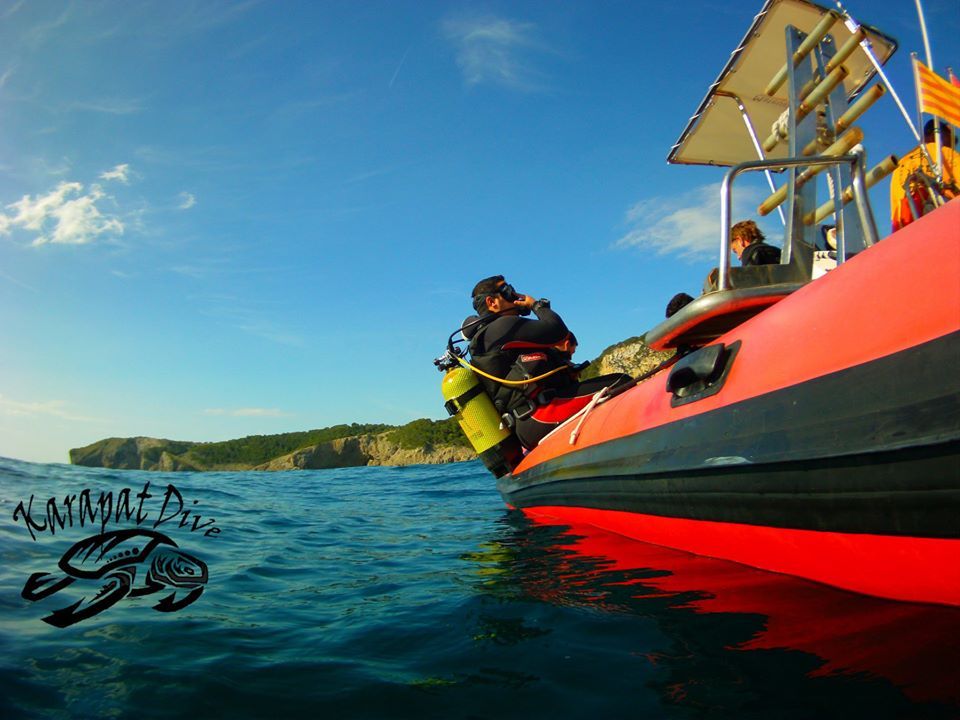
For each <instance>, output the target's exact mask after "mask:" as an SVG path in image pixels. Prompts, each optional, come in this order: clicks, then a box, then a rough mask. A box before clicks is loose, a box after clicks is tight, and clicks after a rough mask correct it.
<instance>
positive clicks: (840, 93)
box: [497, 0, 960, 605]
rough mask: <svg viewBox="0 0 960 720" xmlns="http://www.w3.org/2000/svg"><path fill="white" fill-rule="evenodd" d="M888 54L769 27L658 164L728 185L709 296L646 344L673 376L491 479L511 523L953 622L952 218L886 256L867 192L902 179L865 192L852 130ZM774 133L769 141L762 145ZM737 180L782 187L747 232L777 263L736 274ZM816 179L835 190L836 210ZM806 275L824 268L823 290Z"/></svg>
mask: <svg viewBox="0 0 960 720" xmlns="http://www.w3.org/2000/svg"><path fill="white" fill-rule="evenodd" d="M784 38H786V45H784ZM894 49H895V43H894V42H893V41H892V40H891V39H890V38H889V37H886V36H884V35H882V34H881V33H879V31H876V30H874V29H872V28H866V27H859V26H856V25H855V24H854V23H852V22H846V23H845V22H844V18H842V17H840V16H839V15H838V14H837V13H836V12H835V11H832V10H828V9H826V8H822V7H819V6H817V5H814V4H813V3H810V2H806V1H805V0H771V1H770V2H768V3H767V4H766V5H765V6H764V8H763V10H762V11H761V12H760V14H759V15H758V16H757V18H756V19H755V21H754V23H753V25H752V26H751V27H750V29H749V31H748V33H747V35H746V37H745V38H744V40H743V42H742V43H741V45H740V46H739V47H738V48H737V50H736V51H735V52H734V54H733V56H732V57H731V59H730V62H729V63H728V65H727V67H726V68H724V70H723V72H722V73H721V75H720V77H719V78H718V79H717V81H716V82H715V83H714V84H713V85H712V86H711V88H710V91H709V93H708V95H707V97H706V98H705V100H704V101H703V103H702V104H701V106H700V108H699V109H698V111H697V113H696V114H695V115H694V117H693V118H692V119H691V121H690V123H689V124H688V126H687V128H686V130H685V131H684V133H683V135H682V136H681V138H680V140H679V141H678V143H677V145H676V146H675V147H674V148H673V150H672V151H671V154H670V160H671V162H676V163H694V164H697V163H699V164H714V165H723V166H728V167H730V170H729V172H728V174H727V178H726V180H725V182H724V187H723V197H722V206H723V211H722V218H721V223H720V232H719V235H720V238H719V241H720V247H721V255H720V262H719V290H717V291H715V292H710V293H707V294H705V295H703V296H701V297H700V298H697V299H696V300H694V301H693V302H692V303H690V304H689V305H687V306H686V307H684V308H683V309H682V310H681V311H680V312H678V313H677V314H676V315H674V316H673V317H671V318H669V319H668V320H667V321H666V322H664V323H663V324H661V325H660V326H658V327H657V328H654V329H653V330H651V331H650V332H649V333H647V336H646V340H647V342H648V344H649V345H651V346H652V347H654V348H656V349H670V348H678V349H679V352H678V357H679V359H678V360H677V362H675V363H674V364H673V365H672V366H671V367H670V368H669V369H664V370H663V371H662V372H660V373H658V374H656V375H654V376H653V377H652V378H650V379H648V380H646V381H644V382H642V383H639V384H637V385H635V386H634V387H632V388H630V389H629V390H627V391H625V392H622V393H620V394H618V395H616V396H613V397H610V398H607V399H604V401H603V402H600V403H598V404H596V405H594V406H591V407H590V408H588V409H587V410H585V411H583V412H581V413H580V414H578V415H577V416H575V417H574V418H572V419H571V420H570V421H568V422H567V423H566V424H564V425H562V426H561V427H560V428H558V429H557V430H556V431H554V432H553V433H552V434H551V435H549V436H548V437H547V438H546V439H545V440H544V441H543V442H542V443H541V444H540V445H539V446H538V447H536V448H535V449H534V450H533V451H531V452H529V453H528V454H527V455H526V456H525V457H524V458H523V460H522V462H520V464H519V465H518V466H517V467H516V468H514V470H513V471H512V472H511V473H509V474H507V475H504V476H503V477H501V478H499V479H498V481H497V483H498V489H499V490H500V492H501V494H502V496H503V498H504V500H505V501H506V502H507V503H508V504H509V505H510V506H512V507H516V508H520V509H522V510H523V511H524V512H526V513H528V514H531V515H537V516H544V517H549V518H554V519H556V520H560V521H568V522H573V523H587V524H591V525H594V526H597V527H600V528H604V529H607V530H611V531H614V532H616V533H620V534H622V535H626V536H628V537H631V538H636V539H638V540H642V541H646V542H650V543H655V544H659V545H663V546H667V547H670V548H676V549H680V550H685V551H689V552H693V553H697V554H700V555H706V556H711V557H716V558H723V559H727V560H733V561H736V562H739V563H744V564H747V565H750V566H754V567H757V568H763V569H766V570H771V571H775V572H782V573H788V574H791V575H797V576H801V577H804V578H808V579H811V580H815V581H819V582H822V583H826V584H828V585H832V586H836V587H839V588H845V589H848V590H853V591H857V592H861V593H866V594H870V595H876V596H881V597H886V598H893V599H898V600H906V601H918V602H930V603H940V604H948V605H960V199H957V200H953V201H950V202H947V203H945V204H943V205H942V206H941V207H938V208H937V209H935V210H934V211H932V212H930V213H928V214H927V215H925V216H924V217H921V218H920V219H919V220H917V221H916V222H914V223H913V224H911V225H908V226H907V227H906V228H904V229H903V230H900V231H899V232H897V233H895V234H893V235H891V236H889V237H886V238H884V239H882V240H881V239H879V238H878V236H877V232H876V226H875V223H874V220H873V216H872V213H871V209H870V205H869V199H868V193H867V188H868V187H869V186H870V185H872V184H873V183H875V182H876V181H877V180H878V179H879V178H880V177H883V176H885V175H886V174H887V173H888V172H889V171H890V169H891V168H892V167H894V166H895V164H896V159H895V158H888V159H887V160H886V161H885V162H884V163H881V165H880V166H878V167H877V168H874V169H873V170H870V171H868V170H867V169H866V168H865V166H864V164H863V154H862V152H860V150H859V142H860V140H861V139H862V137H863V136H862V133H860V132H859V131H858V130H857V128H856V127H855V126H851V123H852V122H855V118H856V116H857V114H858V112H862V111H863V109H864V108H863V107H860V106H865V105H869V103H870V102H872V100H870V98H871V97H872V96H874V95H875V96H876V97H879V95H880V94H882V90H881V91H872V90H871V89H870V88H869V87H868V86H869V83H870V82H871V81H872V80H873V78H874V76H875V75H876V74H877V73H876V69H879V67H880V66H881V65H882V63H883V62H884V61H885V60H886V59H887V58H888V57H889V55H890V54H892V52H893V50H894ZM845 53H846V55H845V56H844V54H845ZM798 56H799V58H800V59H797V58H798ZM871 56H872V57H871ZM790 57H792V58H794V60H795V62H793V63H785V59H786V58H790ZM836 68H839V70H837V69H836ZM778 71H779V73H778ZM835 75H837V76H839V77H838V78H837V77H835ZM778 76H779V77H780V81H779V84H778V81H777V78H778ZM831 78H833V79H831ZM831 85H832V87H831ZM811 108H812V109H811ZM778 116H780V117H782V118H783V129H782V131H779V136H778V132H776V131H775V132H773V134H772V135H771V137H770V138H767V139H766V142H764V138H763V137H761V136H759V135H758V134H757V131H756V129H757V128H770V127H771V124H772V122H773V121H775V120H777V117H778ZM851 118H853V119H851ZM825 129H826V132H824V130H825ZM762 134H763V133H761V135H762ZM761 145H763V148H762V151H761ZM758 151H759V152H758ZM758 154H759V155H760V156H761V159H759V160H758V159H757V157H758ZM752 171H761V172H764V171H770V172H774V173H780V174H781V175H782V180H781V182H780V187H781V190H780V191H779V193H774V195H772V196H771V198H770V199H769V200H768V201H767V202H765V203H764V205H762V206H761V208H759V210H758V211H759V212H760V213H761V214H763V213H766V212H771V211H772V210H774V209H776V208H777V207H778V206H781V207H782V209H783V211H784V218H785V235H784V240H783V250H784V251H783V259H782V261H781V264H779V265H771V266H759V267H745V268H739V267H738V268H731V267H730V261H729V242H728V238H729V229H730V223H731V217H730V211H729V208H730V207H731V200H730V196H731V195H732V193H733V192H734V181H735V180H736V179H737V177H738V176H739V175H741V174H742V173H745V172H752ZM827 175H829V176H830V178H831V179H832V180H833V183H832V185H831V186H832V187H834V188H844V189H845V192H844V193H843V194H842V195H841V193H836V195H838V196H840V197H838V198H837V199H836V200H834V199H832V198H830V195H829V194H827V193H826V192H825V190H826V186H825V183H821V182H820V181H822V180H823V179H824V178H825V176H827ZM818 188H819V192H820V199H819V201H818V199H817V193H818ZM823 222H829V223H830V224H835V225H836V226H837V229H838V231H839V232H838V235H839V241H838V243H837V247H836V249H835V250H831V249H830V248H823V247H818V245H820V244H821V243H820V241H819V238H821V237H822V236H823V234H822V233H821V228H820V227H818V225H820V224H822V223H823ZM918 248H922V253H920V252H918ZM821 260H826V261H827V262H828V264H831V265H832V264H835V267H833V268H832V269H830V270H829V271H827V272H825V273H824V272H823V271H822V270H820V271H819V272H818V270H817V267H818V263H820V261H821ZM821 267H822V264H821Z"/></svg>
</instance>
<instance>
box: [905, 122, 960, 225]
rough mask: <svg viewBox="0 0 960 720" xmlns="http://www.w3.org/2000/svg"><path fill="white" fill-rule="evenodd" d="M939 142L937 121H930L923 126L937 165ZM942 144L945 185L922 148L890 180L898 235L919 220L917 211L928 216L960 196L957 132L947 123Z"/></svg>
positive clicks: (907, 158) (912, 153)
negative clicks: (955, 144) (956, 150)
mask: <svg viewBox="0 0 960 720" xmlns="http://www.w3.org/2000/svg"><path fill="white" fill-rule="evenodd" d="M936 139H937V138H936V129H935V125H934V122H933V120H928V121H927V124H926V125H924V127H923V143H924V147H926V150H927V153H929V154H930V157H931V158H933V159H934V162H936V158H937V142H936ZM940 144H941V146H942V147H941V148H940V150H941V153H942V158H943V168H942V169H943V173H942V178H943V182H942V184H940V183H938V182H937V178H936V175H937V174H936V173H935V172H933V171H932V170H931V169H930V163H929V162H928V161H927V157H926V155H925V154H924V152H923V147H921V146H920V145H918V146H917V147H915V148H914V149H913V150H912V151H911V152H910V153H908V154H907V155H905V156H904V157H903V159H902V160H901V161H900V162H899V163H898V164H897V167H896V169H895V170H894V171H893V175H891V177H890V220H891V224H892V226H893V231H894V232H896V231H897V230H899V229H901V228H903V227H906V226H907V225H909V224H910V223H912V222H913V221H914V220H915V219H916V217H915V212H916V213H918V214H919V215H917V216H922V215H925V214H927V213H928V212H930V211H931V210H932V209H933V208H934V207H937V205H938V204H939V202H938V201H940V202H942V201H947V200H951V199H953V198H955V197H957V196H958V195H960V188H958V186H957V180H958V176H957V175H958V173H960V162H958V160H957V154H956V152H955V151H954V149H953V144H954V137H953V130H952V128H951V127H950V126H949V125H947V124H946V123H941V124H940ZM935 196H936V197H935Z"/></svg>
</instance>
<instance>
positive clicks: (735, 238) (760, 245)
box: [730, 220, 780, 267]
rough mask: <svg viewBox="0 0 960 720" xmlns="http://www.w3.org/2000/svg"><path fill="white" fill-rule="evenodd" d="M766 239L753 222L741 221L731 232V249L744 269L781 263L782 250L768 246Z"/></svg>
mask: <svg viewBox="0 0 960 720" xmlns="http://www.w3.org/2000/svg"><path fill="white" fill-rule="evenodd" d="M765 240H766V237H764V234H763V232H761V230H760V228H758V227H757V224H756V223H755V222H754V221H753V220H741V221H740V222H738V223H737V224H736V225H734V226H733V227H732V228H731V230H730V249H731V250H733V252H735V253H736V255H737V257H738V258H739V259H740V264H741V265H743V266H744V267H747V266H749V265H774V264H776V263H778V262H780V248H777V247H774V246H773V245H767V243H766V242H764V241H765Z"/></svg>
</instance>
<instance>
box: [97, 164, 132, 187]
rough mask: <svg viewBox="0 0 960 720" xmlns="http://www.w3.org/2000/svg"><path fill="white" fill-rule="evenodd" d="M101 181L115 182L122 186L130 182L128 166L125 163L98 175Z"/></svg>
mask: <svg viewBox="0 0 960 720" xmlns="http://www.w3.org/2000/svg"><path fill="white" fill-rule="evenodd" d="M100 179H101V180H116V181H117V182H122V183H123V184H124V185H126V184H128V183H129V182H130V165H128V164H127V163H122V164H120V165H117V166H116V167H114V168H113V170H107V171H106V172H102V173H100Z"/></svg>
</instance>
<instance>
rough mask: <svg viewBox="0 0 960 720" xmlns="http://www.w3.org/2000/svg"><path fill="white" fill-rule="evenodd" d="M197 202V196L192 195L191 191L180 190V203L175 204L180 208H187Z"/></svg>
mask: <svg viewBox="0 0 960 720" xmlns="http://www.w3.org/2000/svg"><path fill="white" fill-rule="evenodd" d="M196 204H197V198H196V197H194V195H193V193H188V192H182V193H180V204H179V205H177V207H178V208H180V209H181V210H189V209H190V208H192V207H193V206H194V205H196Z"/></svg>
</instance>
